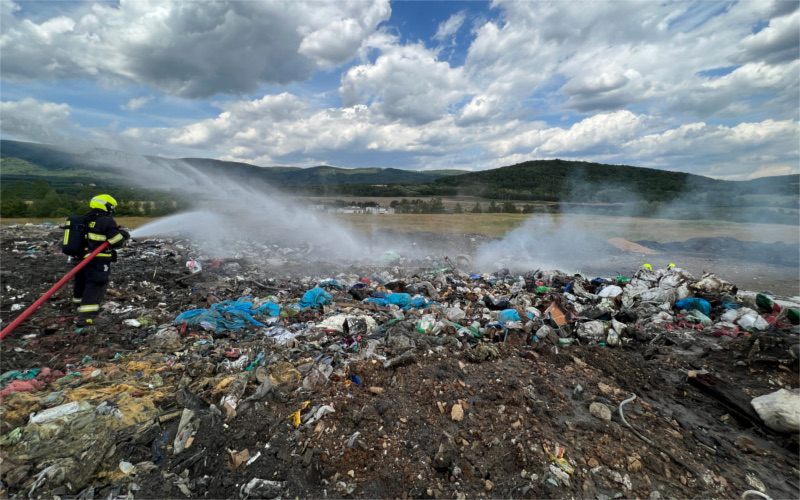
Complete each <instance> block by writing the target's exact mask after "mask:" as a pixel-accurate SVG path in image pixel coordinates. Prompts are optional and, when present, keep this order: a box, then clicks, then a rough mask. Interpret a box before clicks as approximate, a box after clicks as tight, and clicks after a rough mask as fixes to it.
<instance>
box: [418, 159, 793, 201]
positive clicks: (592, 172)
mask: <svg viewBox="0 0 800 500" xmlns="http://www.w3.org/2000/svg"><path fill="white" fill-rule="evenodd" d="M431 186H432V188H433V191H436V192H438V193H445V192H447V193H448V194H471V195H475V196H481V197H484V198H490V199H516V200H552V201H565V200H570V199H574V200H575V201H582V200H587V199H593V200H594V201H605V202H620V201H622V202H624V201H632V200H631V199H632V198H638V199H640V200H648V201H665V200H670V199H674V198H677V197H680V196H681V195H683V194H687V193H689V192H693V193H696V192H704V193H729V194H736V195H745V194H779V195H791V194H797V193H798V192H800V175H787V176H779V177H765V178H760V179H754V180H750V181H723V180H718V179H712V178H710V177H703V176H700V175H694V174H687V173H684V172H669V171H665V170H657V169H652V168H641V167H631V166H626V165H605V164H601V163H588V162H580V161H564V160H536V161H528V162H524V163H518V164H516V165H511V166H508V167H502V168H496V169H493V170H485V171H482V172H470V173H467V174H462V175H458V176H453V177H446V178H440V179H437V180H435V181H433V183H432V184H431Z"/></svg>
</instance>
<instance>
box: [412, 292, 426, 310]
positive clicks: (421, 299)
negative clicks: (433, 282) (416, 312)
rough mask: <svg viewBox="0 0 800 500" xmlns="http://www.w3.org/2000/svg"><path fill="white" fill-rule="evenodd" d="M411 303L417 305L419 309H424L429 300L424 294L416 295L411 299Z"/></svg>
mask: <svg viewBox="0 0 800 500" xmlns="http://www.w3.org/2000/svg"><path fill="white" fill-rule="evenodd" d="M411 305H412V306H414V307H416V308H417V309H424V308H425V306H426V305H427V301H426V300H425V297H423V296H422V295H417V296H416V297H414V298H413V299H411Z"/></svg>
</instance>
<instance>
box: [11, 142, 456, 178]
mask: <svg viewBox="0 0 800 500" xmlns="http://www.w3.org/2000/svg"><path fill="white" fill-rule="evenodd" d="M0 158H2V159H3V161H4V162H11V163H9V165H13V169H12V171H10V172H8V173H7V172H6V171H5V163H4V169H3V172H2V176H3V180H4V181H15V180H31V179H33V178H41V177H58V178H59V179H60V183H63V182H86V180H87V179H92V178H94V179H95V180H102V181H107V182H109V183H112V184H126V183H127V182H126V180H125V179H126V176H127V172H126V171H125V169H124V167H123V168H120V166H124V165H126V164H130V163H132V162H137V163H141V162H142V161H145V162H148V163H150V164H152V165H153V166H154V167H156V168H157V167H158V166H159V165H161V166H171V167H173V168H176V169H179V170H180V169H181V167H182V166H185V165H182V164H187V165H190V166H192V167H195V168H197V169H198V170H200V171H202V172H205V173H208V174H224V175H225V176H228V177H236V178H241V179H244V180H249V179H253V178H255V179H260V180H263V181H265V182H268V183H270V184H272V185H274V186H315V185H335V184H391V183H425V182H430V181H433V180H436V179H438V178H441V177H444V176H450V175H458V174H461V173H464V171H462V170H437V171H432V172H420V171H413V170H401V169H397V168H356V169H346V168H338V167H331V166H318V167H312V168H299V167H258V166H255V165H250V164H248V163H242V162H231V161H221V160H212V159H206V158H174V159H173V158H162V157H154V156H139V155H133V154H130V153H125V152H122V151H115V150H110V149H103V148H95V149H90V150H87V151H85V152H81V153H75V152H71V151H68V150H65V149H63V148H59V147H57V146H51V145H47V144H36V143H30V142H19V141H9V140H3V141H0ZM15 160H16V162H15Z"/></svg>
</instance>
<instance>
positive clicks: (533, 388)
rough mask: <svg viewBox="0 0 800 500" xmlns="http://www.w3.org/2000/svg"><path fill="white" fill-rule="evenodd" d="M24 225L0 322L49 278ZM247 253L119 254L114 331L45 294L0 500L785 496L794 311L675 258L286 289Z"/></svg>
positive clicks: (794, 406) (19, 383)
mask: <svg viewBox="0 0 800 500" xmlns="http://www.w3.org/2000/svg"><path fill="white" fill-rule="evenodd" d="M24 231H26V230H25V229H17V230H13V231H12V230H9V229H4V233H3V242H2V252H3V262H4V266H3V267H4V269H3V271H2V273H3V287H4V293H3V297H2V304H1V305H2V319H3V324H7V323H8V322H9V321H10V319H13V317H14V316H15V315H16V314H18V313H17V312H16V311H19V310H21V309H22V308H24V307H26V306H27V305H29V304H30V303H31V302H33V301H34V300H36V298H38V296H39V295H41V293H42V292H43V291H44V289H46V288H47V283H48V282H54V281H53V280H52V276H57V275H58V273H59V272H61V271H64V269H65V266H64V264H63V259H64V258H63V256H60V255H59V254H58V252H57V245H56V243H57V232H56V231H51V229H50V228H46V227H33V228H31V229H30V230H27V231H28V232H24ZM54 234H55V235H56V238H55V239H53V240H52V244H47V243H43V242H42V241H44V242H47V241H51V240H50V239H51V237H52V236H53V235H54ZM36 236H38V238H37V237H36ZM40 240H41V241H40ZM249 248H250V250H246V249H245V250H237V251H236V252H235V253H234V254H233V257H226V258H220V257H215V256H214V255H209V254H204V253H203V252H202V251H200V250H198V249H197V248H196V247H194V246H193V243H192V242H190V241H188V240H181V239H172V240H166V239H164V240H147V241H141V242H138V241H135V242H133V243H132V244H131V246H130V247H128V248H127V249H126V251H125V252H124V253H125V255H124V256H123V258H122V260H121V261H120V263H119V265H118V266H117V267H116V268H115V269H114V272H113V275H112V283H111V286H110V287H109V292H108V295H107V299H108V300H107V303H106V304H104V306H103V308H104V310H105V314H106V316H108V317H109V318H110V319H111V320H112V321H111V326H109V327H103V328H100V327H90V328H88V329H81V328H75V327H74V326H73V325H72V324H71V322H70V316H72V315H74V312H73V311H72V309H70V308H71V305H70V304H69V300H68V298H69V291H68V290H66V291H63V293H59V294H57V295H56V296H55V297H54V299H55V300H51V301H50V302H49V303H48V304H46V305H45V306H43V307H42V308H41V310H40V311H39V312H37V313H36V314H34V315H33V316H32V317H31V319H30V320H28V322H27V323H25V324H24V325H23V326H21V327H19V328H18V330H17V331H15V332H14V333H13V334H12V335H10V336H9V337H7V338H6V339H4V340H3V342H2V344H0V349H1V350H2V351H1V353H2V370H1V371H2V375H1V376H0V394H1V395H2V396H1V397H2V407H1V408H0V458H1V459H2V463H0V480H1V481H2V484H0V490H3V491H4V494H5V495H6V496H7V497H9V498H50V497H54V496H59V497H78V498H84V499H89V498H123V497H124V498H200V497H209V498H277V497H300V498H309V497H313V498H327V497H359V498H364V497H367V498H376V497H377V498H388V497H401V498H475V497H485V498H488V497H514V498H574V497H594V498H598V499H603V498H606V499H610V498H621V497H634V496H635V497H639V498H650V499H653V500H655V499H659V498H667V497H678V498H687V497H696V496H712V497H734V496H735V497H739V496H741V495H742V494H743V493H744V494H753V495H756V493H753V492H758V493H757V494H760V496H761V497H762V498H764V497H765V496H766V497H770V498H786V497H789V496H791V497H796V496H797V494H798V493H800V490H798V487H797V478H798V473H800V464H798V457H797V450H798V440H797V436H798V431H800V410H799V408H800V390H798V379H797V373H798V367H799V366H800V361H799V360H798V357H799V356H798V355H800V339H799V337H798V333H799V332H800V327H798V323H800V316H798V309H797V304H796V303H795V302H793V301H792V300H789V299H782V298H779V297H776V296H773V295H768V294H763V293H750V292H746V291H741V290H738V289H737V287H736V285H734V284H732V283H729V282H727V281H725V280H723V279H720V278H719V277H717V276H715V275H714V274H712V273H706V274H704V275H702V276H700V277H699V278H697V277H695V276H692V275H691V274H690V273H689V272H687V271H685V270H682V269H680V268H678V267H675V266H673V265H671V266H669V267H667V268H664V269H653V268H652V267H651V266H649V265H645V266H642V267H641V268H639V269H638V270H637V271H636V272H635V273H633V274H632V275H631V276H623V275H618V276H612V277H585V276H582V275H580V274H577V275H572V274H567V273H564V272H561V271H558V270H549V271H543V270H536V271H530V272H527V273H522V274H512V273H510V272H509V271H508V270H506V269H502V270H495V271H494V272H490V273H486V272H483V273H482V272H477V270H474V269H470V266H471V260H470V256H469V255H460V256H459V257H456V258H454V259H450V258H449V257H446V256H444V255H431V256H415V257H414V258H407V257H404V256H403V255H402V254H400V253H393V254H391V255H381V256H380V258H379V259H376V261H375V262H374V263H371V264H366V263H361V264H360V265H349V266H341V265H339V266H338V268H337V266H336V263H320V262H316V263H314V264H315V266H313V268H314V269H315V270H317V271H318V272H316V273H313V274H303V273H302V271H303V269H310V268H312V267H311V265H310V264H311V263H309V262H304V261H303V260H302V259H303V257H302V256H303V255H305V254H304V253H303V251H302V250H300V251H297V252H295V251H293V250H290V251H285V252H283V251H281V250H280V247H279V246H276V247H275V248H272V247H256V246H253V245H251V246H250V247H249ZM276 248H277V250H276ZM278 253H280V254H282V255H283V257H280V259H281V261H280V262H277V261H275V260H274V259H277V258H278V257H277V256H276V255H277V254H278ZM286 256H293V257H291V258H285V257H286ZM292 259H295V260H296V262H295V265H293V262H292V261H291V260H292ZM287 269H288V270H289V271H288V272H287ZM319 270H322V271H319ZM39 288H44V289H42V290H41V291H40V289H39ZM17 306H18V307H17ZM748 492H749V493H748Z"/></svg>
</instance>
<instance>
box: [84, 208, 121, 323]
mask: <svg viewBox="0 0 800 500" xmlns="http://www.w3.org/2000/svg"><path fill="white" fill-rule="evenodd" d="M116 206H117V200H115V199H114V198H112V197H111V196H109V195H107V194H100V195H97V196H95V197H94V198H92V201H91V202H90V203H89V208H91V209H92V210H91V211H90V212H89V213H87V214H86V215H85V216H84V228H85V229H84V249H83V257H84V258H85V257H86V256H88V255H89V254H90V253H92V252H93V251H94V250H95V249H97V247H98V246H100V245H101V244H102V243H103V242H104V241H107V242H108V247H107V248H106V249H105V250H103V251H102V252H100V253H99V254H97V256H96V257H95V258H94V259H92V260H91V261H90V262H89V263H88V264H87V265H86V266H85V267H84V268H83V269H81V270H80V271H78V273H77V274H76V275H75V283H74V287H73V292H72V301H73V303H75V304H79V306H78V323H79V325H81V326H90V325H98V324H105V323H107V320H106V319H105V318H103V317H101V316H100V315H99V314H100V304H101V303H102V302H103V296H104V295H105V293H106V287H107V286H108V280H109V277H110V275H111V263H112V262H116V260H117V252H116V249H117V248H121V247H122V246H123V245H124V244H125V241H127V240H128V239H129V238H130V237H131V235H130V234H128V232H127V231H125V230H124V229H120V227H119V224H117V222H116V221H115V220H114V209H115V208H116Z"/></svg>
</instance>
